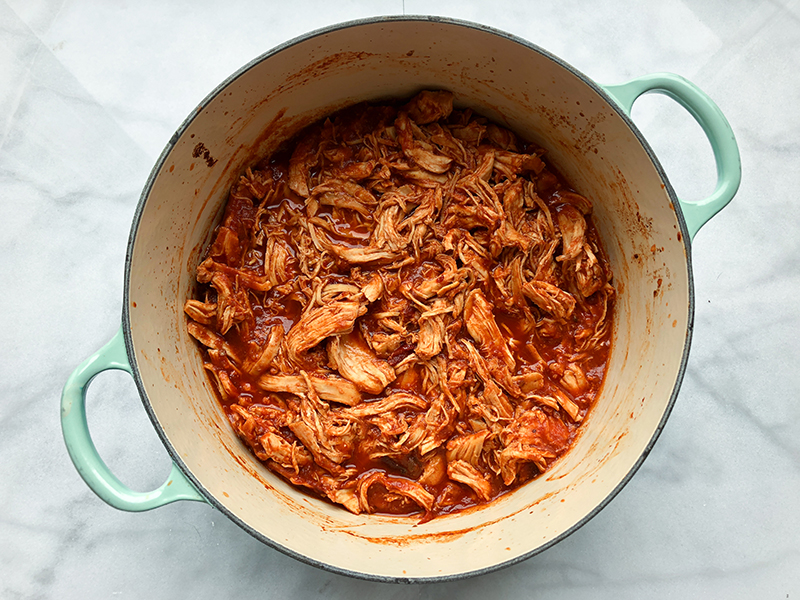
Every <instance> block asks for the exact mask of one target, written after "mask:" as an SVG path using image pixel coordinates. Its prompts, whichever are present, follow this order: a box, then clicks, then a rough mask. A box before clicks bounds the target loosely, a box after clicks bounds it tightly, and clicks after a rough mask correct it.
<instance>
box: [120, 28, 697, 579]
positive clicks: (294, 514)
mask: <svg viewBox="0 0 800 600" xmlns="http://www.w3.org/2000/svg"><path fill="white" fill-rule="evenodd" d="M424 88H429V89H435V88H446V89H449V90H451V91H453V92H454V93H455V95H456V101H457V104H458V105H460V106H469V107H472V108H474V109H475V110H476V111H478V112H481V113H483V114H485V115H487V116H489V117H492V118H494V119H496V120H497V121H499V122H500V123H501V124H505V125H507V126H508V127H510V128H511V129H513V130H515V131H517V132H518V133H519V134H521V135H522V136H524V137H528V138H529V139H532V140H534V141H536V142H538V143H540V144H541V145H542V146H544V147H546V148H547V149H548V150H549V158H550V160H551V161H552V162H553V163H555V165H556V166H557V167H558V168H559V169H560V170H561V171H562V172H563V174H564V175H565V176H566V177H567V179H568V180H569V181H570V182H571V183H572V184H573V185H574V186H575V187H576V188H577V189H578V190H579V191H580V192H581V193H583V194H585V195H586V196H588V197H589V198H591V199H592V201H593V202H594V206H595V210H594V219H595V222H596V223H597V225H598V227H599V230H600V233H601V236H602V238H603V240H604V243H605V246H606V249H607V251H608V253H609V255H610V259H611V263H612V267H613V269H614V273H615V280H614V283H615V285H616V286H617V288H618V291H619V295H618V300H617V307H616V311H617V312H616V317H615V319H616V322H615V329H614V341H613V344H614V345H613V351H612V355H611V361H610V365H609V369H608V373H607V378H606V382H605V384H604V388H603V390H602V393H601V396H600V398H599V400H598V403H597V405H596V406H595V408H594V409H593V412H592V413H591V415H590V418H589V419H588V420H587V422H586V424H585V426H584V428H583V433H582V434H581V435H580V437H579V438H578V440H577V442H576V444H575V445H574V447H573V448H572V450H571V451H570V452H569V453H568V454H567V455H566V456H565V457H564V458H562V459H561V460H560V461H559V462H558V463H557V464H556V465H555V466H554V467H553V468H552V470H550V471H548V472H547V473H546V474H545V475H544V476H543V477H541V478H539V479H538V480H536V481H534V482H531V483H530V484H528V485H526V486H524V487H523V488H521V489H520V490H518V491H516V492H514V493H512V494H509V495H507V496H506V497H504V498H502V499H500V500H499V501H497V502H495V503H493V504H492V505H490V506H488V507H485V508H483V509H480V510H473V511H468V512H465V513H462V514H459V515H455V516H450V517H443V518H439V519H435V520H433V521H432V522H430V523H426V524H424V525H416V524H415V522H414V521H413V520H408V519H402V518H389V517H381V516H369V515H361V516H356V515H351V514H349V513H347V512H346V511H344V510H342V509H340V508H337V507H333V506H331V505H328V504H326V503H324V502H321V501H317V500H315V499H312V498H310V497H308V496H306V495H304V494H302V493H299V492H297V491H296V490H294V489H292V488H291V487H290V486H288V485H287V484H285V483H283V482H282V481H281V480H279V479H278V478H277V477H275V476H273V475H272V474H270V473H269V472H268V471H267V470H266V469H265V468H264V467H262V466H261V465H260V464H259V463H258V462H257V461H256V460H255V459H254V458H253V457H252V456H251V455H250V453H249V452H248V451H247V450H246V449H245V447H244V446H243V445H242V444H241V443H240V442H239V441H238V439H237V438H236V436H235V435H234V434H233V431H232V429H231V428H230V426H229V425H228V423H227V421H226V419H225V417H224V415H223V414H222V411H221V409H220V408H219V406H218V404H217V400H216V398H215V396H214V394H213V392H212V389H211V387H210V385H209V382H208V380H207V379H206V376H205V374H204V372H203V368H202V360H201V355H200V352H199V351H198V348H197V347H196V345H195V343H194V341H193V340H192V339H191V338H190V337H189V336H188V334H187V333H186V330H185V319H184V316H183V313H182V305H183V303H184V301H185V299H186V298H187V296H188V295H189V294H190V293H191V290H192V288H193V272H194V269H195V267H196V265H197V262H198V258H199V256H200V254H201V252H202V251H203V250H204V249H205V247H206V245H207V243H208V240H209V238H210V232H211V229H212V228H213V226H214V224H215V222H216V219H218V218H219V215H220V212H221V209H222V206H223V204H224V201H225V198H226V194H227V190H228V188H229V186H230V184H231V182H232V181H233V180H234V179H235V178H236V177H238V175H239V173H240V172H241V171H242V170H243V169H245V168H246V167H247V166H248V165H250V164H252V163H254V162H255V161H256V160H257V158H259V157H260V156H263V155H264V154H265V153H267V152H269V151H270V150H271V149H272V148H274V147H275V146H276V145H277V144H278V143H279V142H280V141H282V140H284V139H286V138H287V137H288V136H290V135H292V134H293V133H295V132H296V131H297V130H299V129H300V128H301V127H302V126H304V125H306V124H308V123H309V122H310V121H312V120H314V119H316V118H318V117H320V116H322V115H323V114H325V113H328V112H331V111H332V110H335V109H338V108H341V107H343V106H346V105H349V104H352V103H354V102H357V101H360V100H374V99H380V98H387V97H402V96H408V95H411V94H413V93H414V92H416V91H418V90H420V89H424ZM265 131H267V134H265V133H264V132H265ZM140 210H141V214H140V218H139V221H138V224H137V225H136V230H135V235H134V238H133V244H132V249H131V254H130V266H129V278H128V288H127V292H128V297H127V302H128V304H127V309H128V311H129V313H130V341H131V342H132V352H133V357H132V358H133V359H134V360H135V363H136V368H137V369H138V374H139V377H140V385H141V387H142V389H143V390H144V392H145V393H146V399H145V402H146V403H149V407H150V412H151V415H152V416H153V418H154V420H155V421H156V422H157V425H158V427H159V428H160V429H161V434H162V437H163V438H165V440H166V442H167V443H168V445H170V446H171V448H172V450H173V453H174V455H175V456H176V457H177V458H178V461H179V462H182V463H183V464H182V466H183V467H184V469H185V470H186V471H188V472H189V473H190V474H191V476H192V477H193V478H194V479H195V481H196V482H198V483H199V485H200V486H201V488H202V490H203V491H204V493H205V494H206V495H207V496H209V497H210V498H212V499H213V500H214V501H215V502H216V503H217V504H218V505H219V506H220V507H221V508H223V510H225V511H226V512H227V513H228V514H229V515H230V516H231V517H232V518H234V520H237V521H238V522H240V524H243V525H244V526H246V528H249V529H250V530H251V532H252V533H255V534H256V535H257V536H258V537H260V538H261V539H262V540H265V541H266V540H269V541H270V542H272V543H274V544H277V545H278V546H280V547H281V548H283V549H285V550H287V551H288V552H290V553H293V554H296V555H299V556H300V557H302V558H304V559H306V560H309V561H312V562H315V563H318V564H321V565H323V566H327V567H328V568H332V569H334V570H341V571H347V572H351V573H354V574H358V575H361V576H366V577H377V578H410V579H415V578H436V577H447V576H454V575H459V574H466V573H473V572H476V571H481V570H484V569H488V568H491V567H493V566H496V565H499V564H503V563H507V562H509V561H512V560H514V559H517V558H519V557H522V556H525V555H527V554H530V553H532V552H534V551H535V550H537V549H539V548H541V547H543V546H546V545H548V544H549V543H551V542H553V540H556V539H558V538H559V536H562V535H563V534H564V533H565V532H567V531H569V530H570V529H572V528H574V527H575V526H576V525H578V524H579V523H581V522H582V521H584V520H585V519H586V518H587V517H588V516H589V515H591V514H592V513H593V511H595V510H596V508H597V507H598V506H599V505H601V504H602V503H603V502H604V500H605V499H606V498H607V497H609V495H611V494H612V493H613V492H614V490H615V489H616V488H617V487H618V486H619V485H620V483H621V482H622V481H623V480H624V478H625V477H626V476H627V475H628V474H629V473H630V472H631V470H632V469H633V468H634V467H635V465H636V464H637V462H638V461H639V460H640V457H642V455H643V454H644V453H646V452H647V449H648V448H649V444H650V443H651V440H652V439H653V438H654V435H655V434H656V432H657V429H658V427H659V426H660V423H661V422H662V418H663V417H664V415H665V413H666V412H667V411H668V408H669V405H670V402H671V398H672V396H673V392H674V390H675V388H676V385H677V384H678V382H679V379H680V373H681V365H682V359H683V357H684V353H685V346H686V343H687V329H688V327H689V323H690V319H691V315H690V310H691V307H690V274H689V270H688V269H689V268H688V261H687V256H686V249H685V248H686V246H685V244H684V243H683V242H682V241H681V240H680V236H679V235H678V232H679V224H678V218H677V216H676V214H675V211H674V208H673V207H672V205H671V203H670V198H669V195H668V193H667V192H666V190H665V187H664V182H663V180H662V178H661V177H660V176H659V173H658V170H657V169H656V167H655V166H654V164H653V162H652V161H651V159H650V158H649V156H648V154H647V153H646V152H645V151H644V149H643V147H642V145H641V143H640V141H639V140H638V139H637V137H636V135H635V134H634V133H633V132H632V131H631V129H630V128H629V127H628V125H627V124H626V123H625V121H624V120H623V119H622V118H621V117H620V116H619V115H618V114H617V112H615V111H614V110H613V109H612V108H611V107H610V106H609V105H608V104H607V102H606V101H605V100H604V98H603V97H602V96H601V95H599V94H598V93H597V92H596V91H595V90H594V89H593V88H592V87H591V86H589V85H587V83H586V82H585V81H584V80H582V79H581V78H580V77H578V76H577V75H576V74H574V73H573V72H572V71H570V70H569V69H567V68H565V67H564V66H563V65H562V64H559V63H558V62H557V61H554V60H553V59H551V58H549V57H547V56H546V55H543V54H542V53H539V52H537V51H536V50H534V49H532V48H530V47H529V46H526V45H524V44H522V43H520V42H519V41H516V40H513V39H509V38H507V37H504V36H501V35H497V34H496V33H493V32H489V31H486V30H482V29H478V28H473V27H468V26H465V25H462V24H456V23H450V22H438V21H420V20H409V21H403V20H397V21H385V22H370V23H362V24H356V25H352V26H349V27H345V28H341V29H337V30H332V31H329V32H327V33H324V34H321V35H317V36H314V37H310V38H307V39H305V40H303V41H301V42H298V43H296V44H294V45H290V46H288V47H285V48H283V49H280V50H279V51H277V52H275V53H273V54H271V55H269V56H267V57H266V58H264V59H262V60H261V61H260V62H259V61H256V62H255V63H254V64H253V65H251V66H250V67H249V68H248V69H246V70H245V71H244V72H242V73H241V74H240V75H239V76H238V77H237V78H235V79H234V80H233V81H231V82H229V83H228V84H227V85H226V86H225V87H224V88H222V89H221V90H219V91H218V93H216V95H215V96H213V97H211V98H210V99H209V100H208V101H207V103H206V104H205V106H203V107H201V108H199V109H198V114H196V115H195V116H194V117H193V119H190V120H189V121H187V124H186V126H185V128H184V129H183V130H182V131H181V132H180V136H179V137H178V139H177V141H176V142H175V143H174V145H173V147H172V149H171V150H170V151H169V152H168V153H166V154H165V156H164V157H163V160H162V162H161V164H160V169H159V170H158V171H157V172H156V173H155V174H154V178H153V180H152V185H151V187H150V189H149V193H148V192H147V191H146V196H145V197H144V199H143V204H142V206H141V207H140Z"/></svg>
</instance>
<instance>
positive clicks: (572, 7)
mask: <svg viewBox="0 0 800 600" xmlns="http://www.w3.org/2000/svg"><path fill="white" fill-rule="evenodd" d="M403 10H405V12H406V13H407V14H424V13H429V14H439V15H446V16H452V17H458V18H463V19H468V20H474V21H478V22H481V23H484V24H486V25H490V26H493V27H497V28H499V29H502V30H506V31H509V32H511V33H514V34H516V35H519V36H521V37H524V38H526V39H529V40H531V41H532V42H534V43H536V44H538V45H540V46H541V47H543V48H545V49H547V50H549V51H550V52H552V53H554V54H556V55H558V56H560V57H561V58H563V59H564V60H566V61H567V62H569V63H571V64H573V65H574V66H575V67H577V68H578V69H580V70H581V71H583V72H584V73H586V74H587V75H589V76H590V77H592V78H594V79H595V80H597V81H600V82H606V83H615V82H620V81H624V80H626V79H629V78H631V77H635V76H639V75H643V74H645V73H649V72H656V71H672V72H676V73H679V74H681V75H683V76H685V77H687V78H689V79H690V80H692V81H694V82H695V83H696V84H698V85H699V86H700V87H701V88H702V89H704V90H705V91H706V92H707V93H709V94H710V95H711V96H712V97H713V98H714V99H715V100H716V101H717V103H718V104H719V105H720V107H721V108H722V110H723V112H724V113H725V115H726V116H727V117H728V119H729V120H730V122H731V124H732V126H733V128H734V131H735V133H736V136H737V139H738V142H739V145H740V149H741V154H742V164H743V173H744V177H743V180H742V186H741V189H740V191H739V194H738V196H737V198H736V199H735V200H734V202H733V203H732V204H731V205H730V206H729V207H728V208H726V209H725V210H724V211H722V213H720V214H719V215H717V216H716V217H715V218H714V219H712V220H711V222H710V223H709V224H708V225H707V226H706V227H705V228H704V229H703V230H702V231H701V232H700V233H699V234H698V235H697V237H696V239H695V241H694V244H693V252H692V254H693V264H694V275H695V284H696V294H697V296H696V318H695V330H694V338H693V345H692V350H691V356H690V360H689V364H688V369H687V372H686V377H685V380H684V383H683V386H682V389H681V392H680V396H679V398H678V401H677V403H676V405H675V409H674V411H673V413H672V416H671V417H670V420H669V421H668V423H667V426H666V428H665V430H664V432H663V433H662V435H661V437H660V439H659V441H658V443H657V444H656V446H655V448H654V449H653V451H652V453H651V454H650V456H649V457H648V459H647V460H646V461H645V463H644V465H643V467H642V468H641V470H640V471H639V472H638V473H637V475H636V476H635V477H634V478H633V479H632V480H631V482H630V483H629V484H628V485H627V486H626V487H625V489H624V490H623V491H622V492H621V493H620V494H619V496H618V497H617V498H615V499H614V500H613V501H612V502H611V504H610V505H609V506H608V507H607V508H606V509H605V510H603V511H602V512H601V513H600V514H599V515H598V516H596V517H595V518H594V519H592V520H591V521H590V522H589V523H588V524H587V525H585V526H584V527H583V528H581V529H580V530H578V531H577V532H576V533H575V534H573V535H572V536H570V537H569V538H567V539H566V540H564V541H563V542H561V543H559V544H558V545H556V546H554V547H553V548H551V549H549V550H547V551H546V552H544V553H542V554H540V555H538V556H536V557H533V558H531V559H529V560H527V561H524V562H522V563H520V564H518V565H515V566H513V567H510V568H507V569H504V570H502V571H500V572H497V573H492V574H489V575H485V576H482V577H477V578H473V579H470V580H466V581H457V582H451V583H443V584H431V585H423V586H410V587H409V586H397V585H389V584H376V583H368V582H363V581H358V580H354V579H349V578H346V577H342V576H338V575H332V574H330V573H327V572H324V571H321V570H318V569H316V568H313V567H309V566H307V565H304V564H302V563H300V562H297V561H295V560H293V559H291V558H288V557H286V556H284V555H282V554H280V553H278V552H276V551H274V550H272V549H270V548H268V547H266V546H264V545H262V544H260V543H259V542H257V541H256V540H254V539H252V538H250V537H249V536H248V535H246V534H245V533H244V532H243V531H241V530H240V529H239V528H238V527H236V526H235V525H234V524H232V523H231V522H230V521H228V520H227V519H226V518H225V517H223V516H222V515H220V514H219V513H218V512H216V511H215V510H213V509H211V508H209V507H207V506H203V505H199V504H194V503H177V504H173V505H170V506H167V507H163V508H161V509H158V510H155V511H152V512H149V513H144V514H128V513H122V512H118V511H115V510H113V509H111V508H109V507H108V506H106V505H105V504H103V503H102V502H101V501H100V500H99V499H98V498H97V497H95V496H94V494H93V493H92V492H91V491H89V489H88V488H87V487H86V486H85V485H84V484H83V482H82V481H81V480H80V478H79V477H78V475H77V473H76V472H75V470H74V468H73V467H72V465H71V463H70V461H69V458H68V457H67V454H66V451H65V448H64V444H63V441H62V439H61V432H60V425H59V421H58V401H59V396H60V390H61V387H62V386H63V384H64V382H65V381H66V379H67V377H68V375H69V373H70V372H71V371H72V370H73V369H74V368H75V366H76V365H77V364H78V363H79V362H80V361H81V360H83V359H84V358H85V357H87V356H88V355H89V354H91V353H92V352H93V351H95V350H96V349H97V348H98V347H99V346H101V345H102V344H103V343H104V342H105V341H107V340H108V339H109V338H110V337H111V336H112V335H113V333H114V332H115V331H116V329H117V328H118V326H119V319H120V311H121V299H122V278H123V263H124V257H125V246H126V243H127V238H128V232H129V228H130V223H131V218H132V216H133V211H134V208H135V205H136V202H137V200H138V197H139V193H140V190H141V188H142V185H143V183H144V181H145V180H146V178H147V176H148V174H149V172H150V169H151V167H152V164H153V163H154V161H155V159H156V157H157V156H158V154H159V153H160V152H161V149H162V148H163V146H164V144H165V143H166V142H167V140H168V139H169V137H170V136H171V135H172V133H173V132H174V130H175V129H176V128H177V127H178V125H179V124H180V123H181V122H182V121H183V119H184V118H185V116H186V115H187V114H188V113H189V112H190V111H191V110H192V109H193V108H194V107H195V106H196V105H197V103H198V102H199V101H200V100H201V99H202V98H203V97H204V96H205V95H206V94H207V93H208V92H209V91H210V90H211V89H213V88H214V87H215V86H216V85H217V84H218V83H219V82H220V81H222V80H223V79H224V78H225V77H227V76H228V75H229V74H230V73H232V72H233V71H234V70H236V69H238V68H239V67H240V66H242V65H243V64H245V63H247V62H248V61H250V60H251V59H252V58H254V57H256V56H258V55H259V54H261V53H262V52H264V51H266V50H268V49H270V48H271V47H273V46H275V45H276V44H278V43H281V42H283V41H286V40H288V39H290V38H292V37H294V36H296V35H299V34H301V33H304V32H306V31H309V30H312V29H315V28H317V27H321V26H325V25H329V24H333V23H336V22H341V21H345V20H350V19H353V18H359V17H367V16H374V15H380V14H400V13H402V12H403ZM798 72H800V2H798V1H797V0H786V1H778V0H773V1H757V0H752V1H747V0H734V1H724V0H695V1H688V0H687V1H685V2H682V1H680V0H663V1H661V2H658V3H642V2H633V1H628V2H612V1H610V0H607V1H603V0H601V1H598V2H592V3H583V2H578V1H577V0H567V1H564V2H550V3H544V2H530V3H523V2H518V1H517V2H514V1H510V0H494V1H493V2H486V3H483V2H478V1H464V2H455V1H438V0H428V1H425V2H421V1H419V0H405V1H404V2H403V0H392V1H389V0H383V1H380V2H367V1H361V2H346V3H329V2H323V1H317V2H295V3H292V4H291V5H279V4H277V3H263V2H255V1H242V2H238V3H236V4H235V5H229V4H227V3H211V2H173V3H163V2H152V1H151V2H137V3H127V4H122V3H118V4H112V3H102V2H87V1H70V0H67V1H60V0H59V1H40V2H28V1H27V0H0V84H1V85H0V193H2V199H1V200H0V255H1V256H2V260H0V281H2V286H0V324H1V325H2V326H0V347H2V349H3V350H2V361H0V458H2V460H0V508H2V511H0V598H3V599H6V598H9V599H16V598H82V599H83V598H87V599H88V598H180V597H193V598H219V597H224V598H234V597H235V598H242V597H257V598H342V599H345V598H347V599H350V598H353V597H360V596H367V595H368V596H370V597H374V598H381V599H383V598H386V599H389V598H392V599H401V598H440V597H456V598H465V599H476V600H477V599H479V598H480V599H485V598H489V597H491V598H518V597H526V598H527V597H531V598H539V597H541V598H545V597H546V598H548V599H560V598H614V599H619V598H643V597H647V598H725V599H730V598H742V599H745V598H747V599H749V598H778V599H783V598H797V597H800V511H799V510H798V506H800V369H799V368H798V367H797V363H798V359H800V352H799V351H798V343H797V338H798V335H799V334H800V308H799V306H800V305H798V302H797V299H796V298H797V294H798V292H800V258H798V257H800V236H798V233H797V232H798V231H800V212H798V210H797V207H798V205H799V204H800V201H799V200H798V198H797V190H798V189H800V169H799V168H798V165H799V164H800V142H799V141H798V140H800V111H799V110H798V107H800V77H798V76H797V73H798ZM634 117H635V120H636V122H637V124H638V126H639V127H640V128H641V129H642V131H643V132H644V134H645V135H646V136H647V139H648V140H649V142H650V143H651V145H652V146H653V148H654V149H655V151H656V152H657V154H658V157H659V159H660V160H661V162H662V164H663V165H664V166H665V169H666V170H667V173H668V175H669V177H670V179H671V181H672V182H673V184H674V186H675V188H676V190H677V191H678V193H679V194H680V195H681V196H682V197H683V198H687V199H697V198H701V197H703V196H704V195H705V194H707V193H708V192H709V191H710V190H711V189H712V188H713V181H714V165H713V158H712V157H711V153H710V150H709V147H708V143H707V141H706V140H705V139H704V137H703V135H702V133H701V131H700V129H699V127H698V126H697V125H696V124H695V123H694V122H693V121H692V120H691V118H690V117H688V115H687V114H686V113H685V112H683V111H682V110H681V109H679V108H678V107H677V106H675V105H674V104H673V103H672V102H670V101H669V100H666V99H664V98H656V97H652V98H651V97H648V98H643V99H642V100H640V101H639V102H637V104H636V108H635V109H634ZM89 412H90V414H89V422H90V426H91V429H92V433H93V436H94V438H95V441H96V444H97V446H98V448H99V450H100V452H101V454H102V455H103V457H104V458H105V459H106V461H107V463H108V464H109V465H110V466H111V468H112V469H113V470H114V471H115V472H116V473H118V475H119V476H120V477H121V479H122V480H123V481H124V482H125V483H127V484H129V485H131V486H132V487H134V488H136V489H148V488H153V487H155V486H157V485H159V484H160V483H161V481H163V479H164V477H165V476H166V475H167V473H168V469H169V461H168V459H167V455H166V452H165V450H164V449H163V447H162V446H161V444H160V442H159V440H158V438H157V436H156V434H155V432H154V431H153V428H152V425H151V424H150V422H149V420H148V419H147V417H146V415H145V413H144V411H143V409H142V407H141V403H140V401H139V399H138V396H137V394H136V390H135V387H134V385H133V383H132V381H131V380H130V379H129V378H128V377H127V376H125V375H123V374H120V373H107V374H103V375H102V376H100V377H99V378H98V379H97V381H96V382H95V383H94V384H93V385H92V388H91V390H90V393H89Z"/></svg>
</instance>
